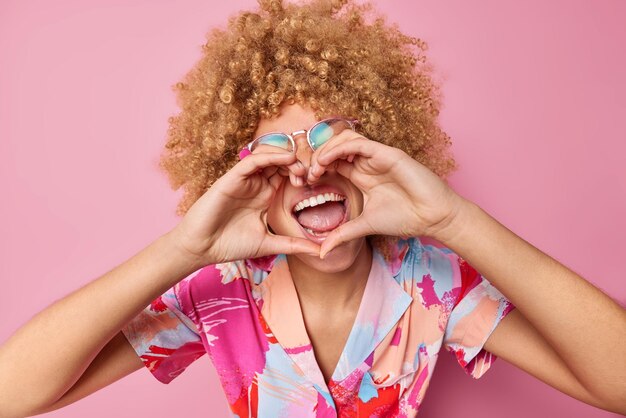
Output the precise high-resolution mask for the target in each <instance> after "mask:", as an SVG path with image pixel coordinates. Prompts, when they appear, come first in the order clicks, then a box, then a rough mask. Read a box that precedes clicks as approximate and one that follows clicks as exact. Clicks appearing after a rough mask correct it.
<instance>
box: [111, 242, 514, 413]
mask: <svg viewBox="0 0 626 418" xmlns="http://www.w3.org/2000/svg"><path fill="white" fill-rule="evenodd" d="M373 242H374V241H373ZM377 245H382V246H384V247H382V248H381V247H378V246H377ZM373 250H374V251H373V260H372V267H371V270H370V273H369V276H368V279H367V284H366V287H365V291H364V294H363V299H362V300H361V305H360V307H359V310H358V313H357V316H356V320H355V322H354V325H353V327H352V330H351V332H350V335H349V337H348V340H347V342H346V345H345V347H344V349H343V352H342V354H341V356H340V359H339V362H338V364H337V367H336V369H335V371H334V372H333V375H332V377H331V379H330V380H329V381H328V382H326V381H325V380H324V378H323V375H322V372H321V370H320V368H319V366H318V364H317V361H316V360H315V355H314V352H313V347H312V345H311V341H310V339H309V336H308V334H307V331H306V328H305V325H304V320H303V317H302V310H301V308H300V304H299V300H298V295H297V292H296V289H295V286H294V285H293V281H292V279H291V274H290V272H289V265H288V263H287V259H286V257H285V256H284V255H277V256H272V257H264V258H262V259H254V260H244V261H234V262H229V263H223V264H216V265H209V266H206V267H203V268H202V269H200V270H198V271H196V272H194V273H193V274H191V275H189V276H188V277H186V278H185V279H183V280H182V281H181V282H179V283H177V284H176V285H175V286H173V287H172V288H170V289H168V291H167V292H165V293H164V294H163V295H161V296H159V297H158V298H157V299H155V300H154V301H153V302H152V303H151V304H150V305H149V306H147V307H146V308H145V309H144V310H143V311H142V312H141V313H140V314H139V315H137V316H136V317H135V318H134V319H133V320H132V321H130V323H128V324H127V325H126V326H125V327H124V328H123V329H122V331H123V333H124V335H125V336H126V338H127V339H128V341H129V342H130V343H131V345H132V346H133V348H134V349H135V351H136V352H137V355H138V356H140V358H141V359H142V361H143V363H144V365H145V366H146V367H147V368H148V370H150V372H151V373H152V374H153V375H154V377H155V378H157V379H158V380H159V381H161V382H163V383H169V382H170V381H172V380H173V379H174V378H176V377H177V376H178V375H180V374H181V373H182V372H183V371H184V370H185V369H186V368H187V367H188V366H189V365H190V364H191V363H193V362H194V361H195V360H197V359H198V358H200V357H201V356H202V355H203V354H204V353H208V355H209V358H210V359H211V361H212V363H213V365H214V367H215V369H216V370H217V373H218V376H219V378H220V382H221V385H222V388H223V390H224V394H225V395H226V399H227V401H228V404H229V406H230V409H231V410H232V412H233V416H236V417H259V418H263V417H272V418H276V417H278V418H280V417H296V416H297V417H353V416H354V417H356V416H377V417H415V416H416V415H417V412H418V410H419V407H420V405H421V403H422V402H423V400H424V396H425V393H426V390H427V388H428V385H429V382H430V379H431V377H432V374H433V371H434V368H435V364H436V362H437V358H438V355H439V352H440V349H441V348H442V347H443V348H445V349H446V351H449V352H451V353H453V354H454V356H455V358H456V360H457V362H458V363H459V365H460V366H461V367H462V368H463V369H464V370H465V372H466V373H467V374H468V375H470V376H471V377H473V378H474V379H478V378H480V377H481V376H483V375H484V374H485V372H486V371H487V370H488V369H489V368H490V367H491V365H492V364H493V362H494V361H495V360H496V356H494V355H492V354H491V353H489V352H487V351H486V350H485V349H484V348H483V346H484V344H485V341H486V340H487V338H488V337H489V335H490V334H491V333H492V332H493V330H494V329H495V327H496V326H497V325H498V323H499V322H500V321H501V320H502V319H503V318H504V317H505V316H506V315H507V314H508V313H509V312H510V311H511V310H513V309H514V308H515V307H514V305H513V304H512V303H511V302H510V301H509V300H508V299H507V298H506V297H505V296H504V295H503V294H502V293H500V292H499V291H498V290H497V289H496V288H495V287H494V286H493V285H491V283H490V282H489V281H488V280H487V279H486V278H485V277H483V276H482V275H480V274H479V273H478V272H477V271H476V270H475V269H474V268H473V267H472V266H470V265H469V264H468V263H467V262H466V261H465V260H463V259H462V258H461V257H459V256H458V255H456V254H455V253H454V252H452V251H451V250H449V249H447V248H437V247H434V246H431V245H423V244H422V243H421V241H420V240H419V238H410V239H408V240H403V239H397V240H395V241H394V240H390V241H387V242H386V244H376V245H374V246H373Z"/></svg>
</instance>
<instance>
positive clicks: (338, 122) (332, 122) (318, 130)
mask: <svg viewBox="0 0 626 418" xmlns="http://www.w3.org/2000/svg"><path fill="white" fill-rule="evenodd" d="M351 128H352V127H351V126H350V124H349V123H348V121H346V120H343V119H329V120H325V121H323V122H320V123H318V124H317V125H315V126H314V127H313V129H311V131H310V132H309V138H310V139H311V146H312V147H313V149H318V148H319V147H321V146H322V145H324V143H326V142H327V141H328V140H329V139H330V138H332V137H333V136H335V135H338V134H339V133H341V132H342V131H343V130H345V129H351Z"/></svg>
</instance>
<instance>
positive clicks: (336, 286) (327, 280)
mask: <svg viewBox="0 0 626 418" xmlns="http://www.w3.org/2000/svg"><path fill="white" fill-rule="evenodd" d="M287 262H288V264H289V271H290V273H291V277H292V279H293V283H294V286H295V288H296V291H297V292H298V296H299V298H300V301H301V303H311V304H314V305H316V306H318V307H320V308H327V309H343V308H344V307H347V306H350V305H352V304H353V303H354V302H355V298H358V301H360V300H361V296H362V294H363V291H364V289H365V285H366V283H367V278H368V276H369V273H370V270H371V267H372V247H371V244H370V243H369V240H368V239H365V242H364V243H363V246H362V247H361V251H359V253H358V255H357V256H356V258H355V260H354V263H352V265H351V266H350V267H349V268H348V269H346V270H343V271H340V272H334V273H327V272H322V271H318V270H315V269H313V268H311V267H310V266H308V265H306V264H304V263H303V262H302V261H301V260H300V259H298V258H297V257H295V256H290V255H288V256H287ZM357 305H358V303H357Z"/></svg>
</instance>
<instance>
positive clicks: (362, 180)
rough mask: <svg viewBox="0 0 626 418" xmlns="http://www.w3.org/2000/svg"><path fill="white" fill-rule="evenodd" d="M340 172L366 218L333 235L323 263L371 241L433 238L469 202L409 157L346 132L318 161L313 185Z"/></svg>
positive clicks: (329, 144)
mask: <svg viewBox="0 0 626 418" xmlns="http://www.w3.org/2000/svg"><path fill="white" fill-rule="evenodd" d="M333 167H334V168H335V169H336V171H337V172H338V173H339V174H341V175H342V176H344V177H346V178H347V179H348V180H350V181H351V182H352V183H353V184H354V185H355V186H356V187H358V188H359V189H360V190H361V192H362V193H363V212H362V213H361V214H360V215H359V216H357V217H356V218H354V219H352V220H350V221H348V222H346V223H345V224H343V225H341V226H339V227H338V228H336V229H335V230H333V231H332V232H331V233H329V234H328V236H327V237H326V240H324V242H323V243H322V246H321V251H320V257H322V258H324V256H325V255H326V254H327V253H328V252H329V251H330V250H332V249H333V248H335V247H336V246H338V245H340V244H341V243H343V242H346V241H350V240H352V239H355V238H358V237H362V236H367V235H391V236H399V237H405V238H408V237H414V236H430V237H433V238H435V239H437V236H438V232H439V231H441V230H442V229H443V228H445V226H447V225H449V223H450V222H451V221H452V220H453V219H454V217H455V216H456V214H457V213H458V211H459V210H460V208H461V206H462V203H463V201H464V199H463V197H461V196H460V195H458V194H457V193H456V192H455V191H454V190H452V188H451V187H450V186H448V185H447V184H446V183H445V182H444V181H443V180H442V179H441V178H440V177H439V176H437V175H436V174H435V173H433V172H432V171H430V170H429V169H428V168H427V167H426V166H424V165H422V164H420V163H419V162H417V161H415V160H414V159H413V158H411V157H410V156H409V155H407V154H406V153H405V152H404V151H402V150H400V149H397V148H393V147H390V146H387V145H385V144H382V143H380V142H377V141H370V140H368V139H366V138H364V137H363V136H361V135H359V134H358V133H355V132H353V131H348V130H346V131H343V132H342V133H340V134H339V135H337V136H336V137H335V138H333V140H332V141H328V142H327V143H326V144H324V145H323V146H322V147H321V148H320V149H318V150H317V151H316V152H315V153H314V154H313V156H312V159H311V169H310V171H309V174H308V177H307V181H308V182H309V183H314V182H316V181H317V180H318V179H319V178H320V177H321V176H322V175H323V173H324V172H325V171H326V170H328V169H329V168H333Z"/></svg>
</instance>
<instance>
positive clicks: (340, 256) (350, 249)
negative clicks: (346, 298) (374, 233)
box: [294, 238, 365, 273]
mask: <svg viewBox="0 0 626 418" xmlns="http://www.w3.org/2000/svg"><path fill="white" fill-rule="evenodd" d="M363 245H365V238H359V239H355V240H352V241H349V242H344V243H343V244H341V245H340V246H338V247H335V248H334V249H333V250H332V251H330V252H329V253H328V254H326V257H325V258H324V259H323V260H322V259H321V258H319V257H314V256H310V255H306V254H294V257H297V258H298V259H299V260H300V261H301V262H302V263H304V264H306V265H307V266H309V267H311V268H312V269H314V270H317V271H319V272H323V273H340V272H342V271H346V270H348V269H349V268H350V267H352V265H353V264H354V262H355V260H356V259H357V257H358V255H359V254H360V253H361V251H362V250H363Z"/></svg>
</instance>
